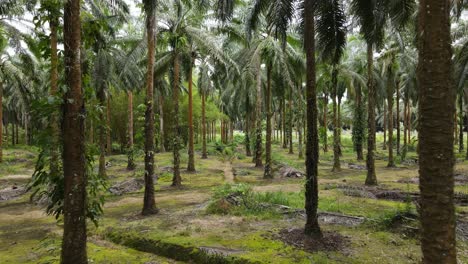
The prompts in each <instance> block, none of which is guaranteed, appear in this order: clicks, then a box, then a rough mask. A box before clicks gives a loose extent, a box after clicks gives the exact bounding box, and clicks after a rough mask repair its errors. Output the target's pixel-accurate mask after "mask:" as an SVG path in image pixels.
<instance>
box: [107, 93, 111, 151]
mask: <svg viewBox="0 0 468 264" xmlns="http://www.w3.org/2000/svg"><path fill="white" fill-rule="evenodd" d="M110 108H111V106H110V95H107V106H106V141H107V143H106V146H107V150H106V153H107V155H111V154H112V140H111V133H110V132H111V124H110V119H111V114H110V111H111V109H110Z"/></svg>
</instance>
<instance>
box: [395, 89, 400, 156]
mask: <svg viewBox="0 0 468 264" xmlns="http://www.w3.org/2000/svg"><path fill="white" fill-rule="evenodd" d="M396 129H397V137H396V151H397V155H400V141H401V136H400V134H401V128H400V81H399V80H398V81H397V87H396Z"/></svg>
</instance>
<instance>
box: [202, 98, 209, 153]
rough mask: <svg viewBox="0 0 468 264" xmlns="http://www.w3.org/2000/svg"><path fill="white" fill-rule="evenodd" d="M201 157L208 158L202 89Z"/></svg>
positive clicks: (204, 99)
mask: <svg viewBox="0 0 468 264" xmlns="http://www.w3.org/2000/svg"><path fill="white" fill-rule="evenodd" d="M201 94H202V96H201V97H202V130H203V131H202V141H203V143H202V145H203V147H202V159H207V158H208V153H207V152H206V95H205V92H204V91H203V90H202V92H201Z"/></svg>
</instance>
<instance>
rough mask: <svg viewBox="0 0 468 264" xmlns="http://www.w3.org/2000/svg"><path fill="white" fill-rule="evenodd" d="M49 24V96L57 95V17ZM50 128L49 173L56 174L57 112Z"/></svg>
mask: <svg viewBox="0 0 468 264" xmlns="http://www.w3.org/2000/svg"><path fill="white" fill-rule="evenodd" d="M49 26H50V91H49V94H50V95H51V96H53V97H54V96H57V92H58V52H57V43H58V37H57V26H58V18H57V17H55V16H53V15H51V16H50V18H49ZM50 130H51V144H50V147H51V151H50V173H51V175H58V173H59V150H58V145H59V140H60V139H59V138H60V128H59V117H58V114H57V113H53V114H52V116H51V120H50Z"/></svg>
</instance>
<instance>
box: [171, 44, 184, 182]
mask: <svg viewBox="0 0 468 264" xmlns="http://www.w3.org/2000/svg"><path fill="white" fill-rule="evenodd" d="M179 79H180V63H179V53H178V51H175V54H174V85H173V90H172V101H173V102H174V108H173V112H172V117H173V118H174V122H173V123H174V127H173V131H174V135H173V136H174V139H173V141H174V145H173V147H172V151H173V153H172V154H173V157H174V173H173V176H172V186H174V187H178V186H181V185H182V178H181V177H180V151H179V149H180V126H179Z"/></svg>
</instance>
